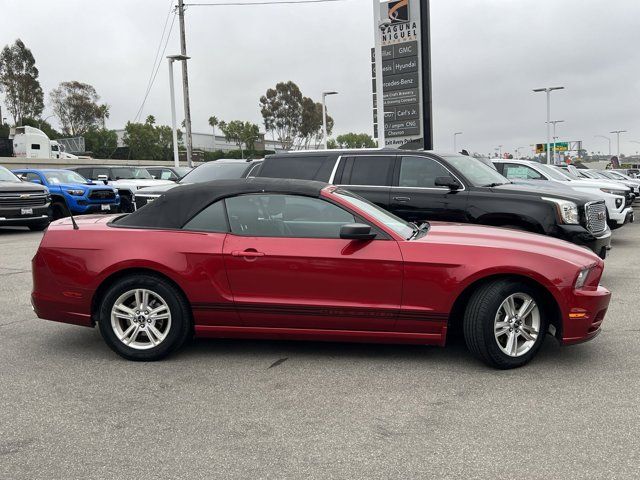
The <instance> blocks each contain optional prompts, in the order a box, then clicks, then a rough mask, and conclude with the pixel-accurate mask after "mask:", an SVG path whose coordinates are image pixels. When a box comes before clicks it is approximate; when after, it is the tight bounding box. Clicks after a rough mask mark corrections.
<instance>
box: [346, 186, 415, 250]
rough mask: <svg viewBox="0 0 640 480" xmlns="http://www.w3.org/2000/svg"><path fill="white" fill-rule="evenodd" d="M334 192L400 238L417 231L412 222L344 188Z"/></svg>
mask: <svg viewBox="0 0 640 480" xmlns="http://www.w3.org/2000/svg"><path fill="white" fill-rule="evenodd" d="M335 194H336V195H338V196H340V197H341V198H343V199H344V200H346V201H347V202H349V203H350V204H351V205H353V206H354V207H356V208H358V209H360V210H362V211H363V212H366V213H368V214H369V215H371V216H372V217H373V218H375V219H376V220H377V221H379V222H380V223H382V224H383V225H385V226H386V227H388V228H390V229H391V230H393V231H394V232H396V233H397V234H398V235H400V236H401V237H402V238H406V239H409V238H411V237H412V236H413V235H414V234H415V233H416V232H417V228H416V227H415V226H414V225H413V224H411V223H408V222H405V221H404V220H402V219H401V218H398V217H396V216H395V215H393V214H392V213H389V212H387V211H386V210H383V209H382V208H380V207H378V206H377V205H374V204H373V203H371V202H369V201H368V200H365V199H364V198H361V197H359V196H357V195H355V194H353V193H351V192H348V191H346V190H336V191H335Z"/></svg>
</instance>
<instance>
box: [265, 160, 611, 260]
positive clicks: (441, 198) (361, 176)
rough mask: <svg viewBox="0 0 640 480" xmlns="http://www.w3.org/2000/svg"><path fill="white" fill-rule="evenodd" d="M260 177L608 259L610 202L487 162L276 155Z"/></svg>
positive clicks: (416, 218) (414, 217)
mask: <svg viewBox="0 0 640 480" xmlns="http://www.w3.org/2000/svg"><path fill="white" fill-rule="evenodd" d="M255 175H256V176H258V177H273V178H296V179H306V180H319V181H323V182H328V183H333V184H335V185H343V186H345V187H347V188H348V189H349V190H351V191H352V192H355V193H357V194H359V195H361V196H362V197H364V198H366V199H368V200H370V201H372V202H373V203H375V204H377V205H379V206H380V207H382V208H385V209H387V210H389V211H391V212H392V213H395V214H396V215H398V216H399V217H402V218H404V219H405V220H408V221H411V222H416V223H420V222H423V221H428V220H440V221H448V222H463V223H477V224H481V225H491V226H497V227H509V228H516V229H520V230H526V231H529V232H534V233H541V234H546V235H550V236H552V237H556V238H560V239H563V240H568V241H570V242H573V243H576V244H578V245H582V246H585V247H588V248H590V249H591V250H593V251H594V252H595V253H596V254H598V255H599V256H600V257H602V258H605V257H606V254H607V251H608V249H609V248H610V247H609V245H610V242H611V231H610V230H609V228H608V226H607V218H606V207H605V204H604V201H602V200H598V199H593V198H591V197H589V196H586V195H584V194H581V193H578V192H574V191H569V190H567V191H566V192H565V191H558V190H557V189H553V190H552V189H535V188H532V187H529V186H521V185H515V184H513V183H511V182H510V181H509V180H507V179H506V178H505V177H503V176H502V175H500V174H499V173H498V172H497V171H496V170H494V169H492V168H490V167H488V166H487V165H485V164H484V163H482V162H480V161H479V160H477V159H475V158H473V157H468V156H464V155H457V154H443V153H434V152H427V151H412V152H409V151H399V150H390V149H386V150H385V149H382V150H380V149H378V150H342V151H341V150H329V151H322V152H289V153H280V154H275V155H269V156H267V157H266V158H265V160H264V163H263V164H262V166H261V167H260V168H259V170H258V172H257V173H256V174H255Z"/></svg>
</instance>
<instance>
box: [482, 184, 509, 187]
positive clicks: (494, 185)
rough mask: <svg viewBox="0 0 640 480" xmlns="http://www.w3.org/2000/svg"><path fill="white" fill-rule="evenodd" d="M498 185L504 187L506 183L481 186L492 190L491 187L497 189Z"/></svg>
mask: <svg viewBox="0 0 640 480" xmlns="http://www.w3.org/2000/svg"><path fill="white" fill-rule="evenodd" d="M500 185H506V183H490V184H488V185H482V186H483V187H487V188H493V187H499V186H500Z"/></svg>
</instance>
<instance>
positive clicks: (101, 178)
mask: <svg viewBox="0 0 640 480" xmlns="http://www.w3.org/2000/svg"><path fill="white" fill-rule="evenodd" d="M98 181H99V182H102V183H104V184H105V185H106V184H107V183H108V182H109V177H108V176H106V175H98Z"/></svg>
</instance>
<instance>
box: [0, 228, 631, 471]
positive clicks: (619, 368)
mask: <svg viewBox="0 0 640 480" xmlns="http://www.w3.org/2000/svg"><path fill="white" fill-rule="evenodd" d="M40 238H41V234H38V233H31V232H28V231H27V230H18V229H16V230H9V229H0V248H1V250H0V251H1V255H0V365H1V366H0V372H1V373H0V478H1V479H41V478H42V479H71V478H78V479H80V478H82V479H92V478H95V479H104V478H136V479H156V478H203V479H213V478H219V479H236V478H237V479H254V478H256V479H257V478H270V479H285V478H291V479H298V478H305V479H314V478H340V479H344V478H363V479H378V478H380V479H388V478H403V479H404V478H409V479H412V478H436V479H472V478H483V479H484V478H487V479H513V478H521V479H534V478H535V479H543V478H544V479H553V478H564V479H569V478H580V479H591V478H593V479H600V478H607V479H625V478H638V477H637V476H638V462H639V461H640V443H639V442H638V438H640V407H639V406H638V402H639V399H640V344H639V342H638V337H639V336H640V320H639V318H638V312H639V311H640V295H638V293H639V291H640V288H639V287H640V224H634V225H629V226H627V227H625V228H623V229H621V230H619V231H617V232H615V233H614V241H613V245H614V250H613V251H612V253H611V256H610V258H609V259H608V260H607V262H606V271H605V276H604V278H603V281H602V283H603V284H604V285H606V286H607V287H608V288H610V289H611V290H612V292H613V300H612V304H611V307H610V309H609V314H608V317H607V320H606V321H605V323H604V331H603V333H602V334H601V335H600V336H599V337H598V338H596V339H595V340H594V341H592V342H590V343H586V344H583V345H577V346H573V347H567V348H560V347H558V346H557V344H556V343H555V341H554V340H553V339H551V338H549V339H547V341H546V343H545V345H544V348H543V351H542V352H541V353H540V355H538V357H537V358H536V359H535V360H534V362H533V363H532V364H530V365H528V366H527V367H525V368H522V369H519V370H512V371H495V370H491V369H489V368H487V367H485V366H484V365H483V364H481V363H480V362H478V361H475V360H474V359H473V358H472V357H471V356H470V355H469V354H468V353H467V352H466V350H465V348H464V347H463V346H460V345H458V346H455V345H454V346H452V347H448V348H446V349H439V348H435V347H433V348H432V347H414V346H389V345H351V344H325V343H295V342H274V341H235V340H234V341H231V340H224V341H223V340H202V341H196V342H194V343H192V344H191V345H190V346H188V347H187V348H185V349H183V350H182V351H180V352H179V353H178V354H176V355H174V356H173V357H171V358H169V359H168V360H165V361H162V362H158V363H149V364H142V363H130V362H127V361H125V360H123V359H121V358H120V357H118V356H116V355H115V354H114V353H113V352H111V350H109V349H108V348H107V347H106V345H105V344H104V343H103V341H102V339H101V338H100V335H99V333H98V331H97V330H90V329H86V328H82V327H74V326H70V325H62V324H56V323H53V322H47V321H43V320H38V319H37V318H36V317H35V315H34V313H33V312H32V310H31V307H30V304H29V293H30V289H31V273H30V260H31V257H32V256H33V254H34V252H35V250H36V248H37V245H38V242H39V240H40Z"/></svg>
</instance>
